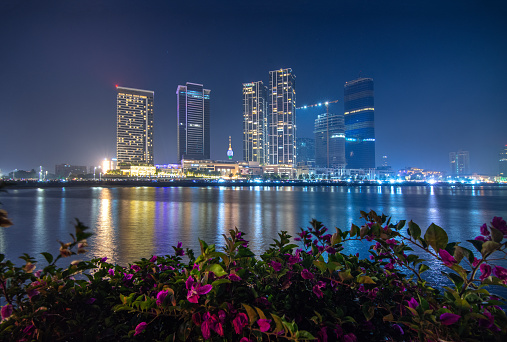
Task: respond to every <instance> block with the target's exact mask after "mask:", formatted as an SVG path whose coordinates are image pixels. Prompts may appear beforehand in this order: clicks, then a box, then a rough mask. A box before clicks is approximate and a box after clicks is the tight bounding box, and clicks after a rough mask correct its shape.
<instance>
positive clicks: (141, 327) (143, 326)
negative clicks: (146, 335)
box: [134, 322, 148, 336]
mask: <svg viewBox="0 0 507 342" xmlns="http://www.w3.org/2000/svg"><path fill="white" fill-rule="evenodd" d="M147 325H148V323H146V322H141V323H139V324H138V325H137V326H136V330H135V333H134V336H136V335H139V334H140V333H142V332H143V331H144V329H146V326H147Z"/></svg>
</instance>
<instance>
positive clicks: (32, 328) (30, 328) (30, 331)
mask: <svg viewBox="0 0 507 342" xmlns="http://www.w3.org/2000/svg"><path fill="white" fill-rule="evenodd" d="M34 331H35V325H33V324H30V325H27V326H26V327H25V329H23V334H25V335H32V334H33V333H34Z"/></svg>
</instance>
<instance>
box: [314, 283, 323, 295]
mask: <svg viewBox="0 0 507 342" xmlns="http://www.w3.org/2000/svg"><path fill="white" fill-rule="evenodd" d="M313 293H315V295H316V296H317V297H318V298H322V297H324V293H323V292H322V290H321V289H320V287H319V286H318V285H315V286H314V287H313Z"/></svg>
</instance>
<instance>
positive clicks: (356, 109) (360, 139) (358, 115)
mask: <svg viewBox="0 0 507 342" xmlns="http://www.w3.org/2000/svg"><path fill="white" fill-rule="evenodd" d="M373 95H374V94H373V79H371V78H358V79H356V80H353V81H350V82H346V83H345V86H344V117H345V139H346V140H345V155H346V162H347V168H350V169H371V168H375V116H374V112H375V108H374V96H373Z"/></svg>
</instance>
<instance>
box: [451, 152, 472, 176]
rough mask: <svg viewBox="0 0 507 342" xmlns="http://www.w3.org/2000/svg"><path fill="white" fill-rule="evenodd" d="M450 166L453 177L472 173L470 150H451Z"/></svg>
mask: <svg viewBox="0 0 507 342" xmlns="http://www.w3.org/2000/svg"><path fill="white" fill-rule="evenodd" d="M449 166H450V167H451V176H453V177H461V176H465V175H470V154H469V153H468V151H461V150H460V151H458V152H450V153H449Z"/></svg>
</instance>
